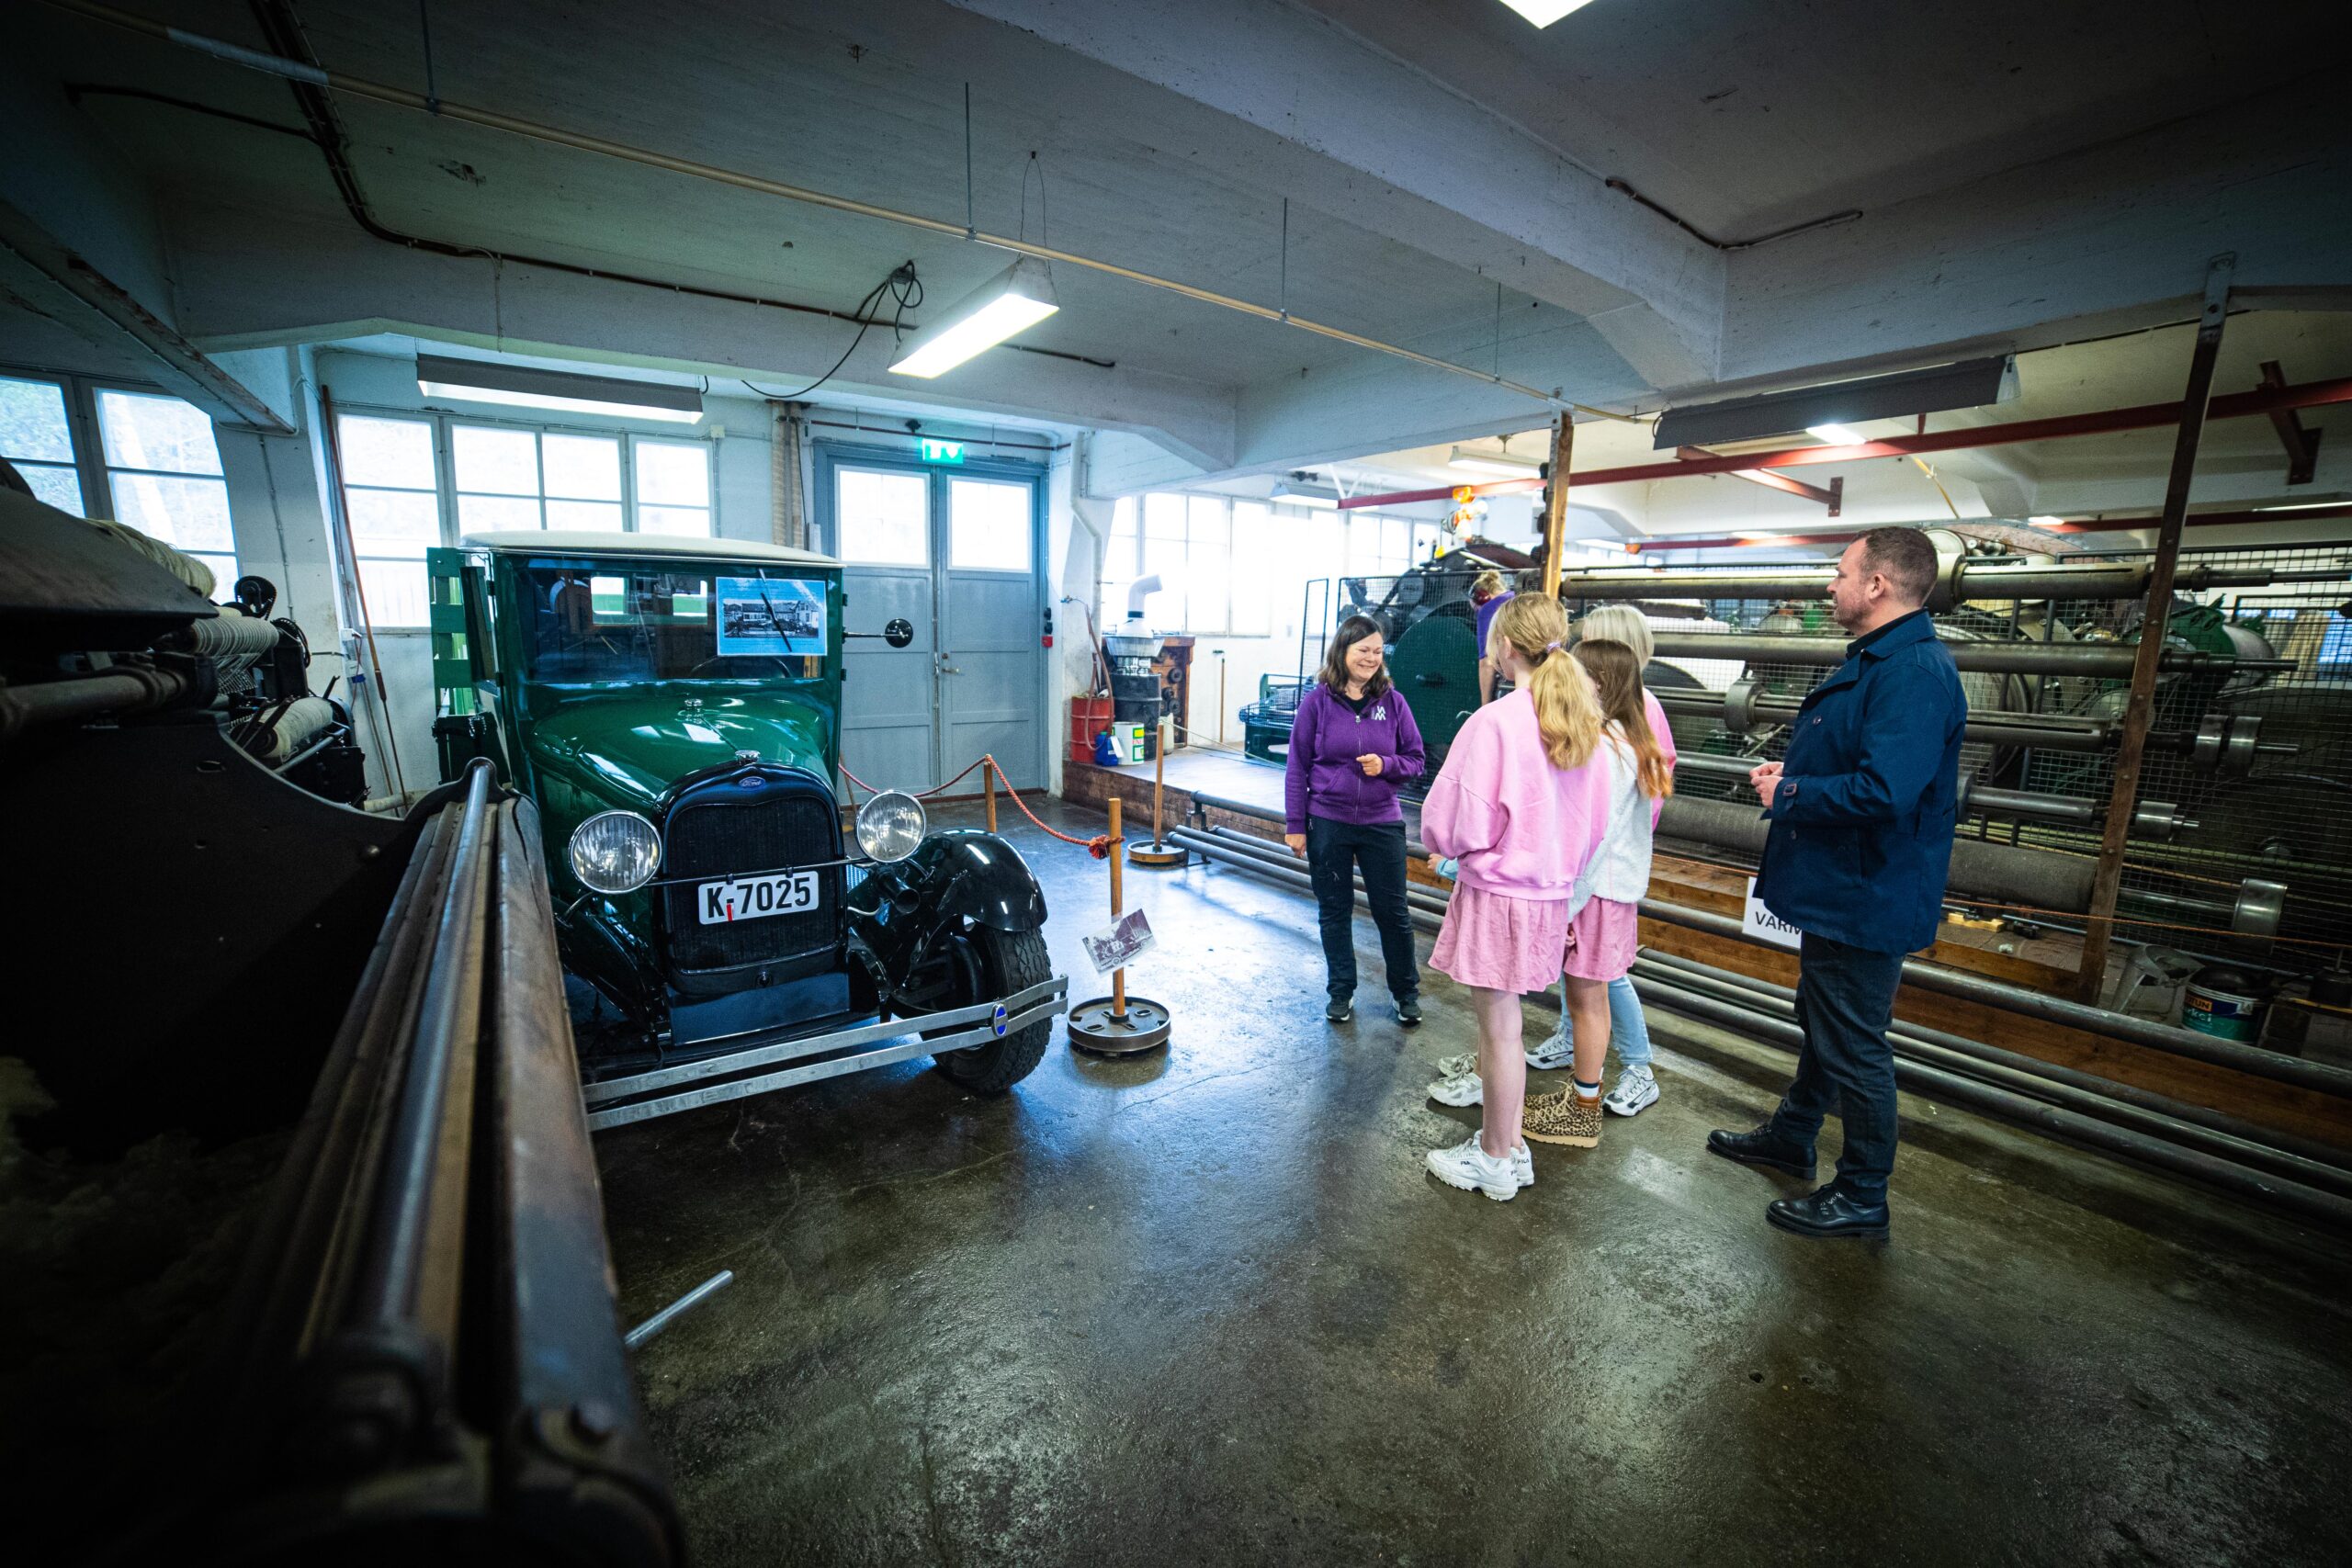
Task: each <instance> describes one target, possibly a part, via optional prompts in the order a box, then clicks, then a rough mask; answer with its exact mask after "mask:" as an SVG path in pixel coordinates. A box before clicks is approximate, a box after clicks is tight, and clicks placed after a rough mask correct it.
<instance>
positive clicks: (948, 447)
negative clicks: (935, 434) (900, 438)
mask: <svg viewBox="0 0 2352 1568" xmlns="http://www.w3.org/2000/svg"><path fill="white" fill-rule="evenodd" d="M922 460H923V461H924V462H926V463H960V462H962V461H963V460H964V444H963V443H962V442H961V441H933V439H932V438H931V437H930V436H928V435H926V436H924V437H923V438H922Z"/></svg>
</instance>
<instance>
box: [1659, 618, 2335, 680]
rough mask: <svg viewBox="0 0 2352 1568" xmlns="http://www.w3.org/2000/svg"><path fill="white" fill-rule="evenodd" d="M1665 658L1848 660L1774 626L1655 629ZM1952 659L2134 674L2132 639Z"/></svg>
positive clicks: (2004, 668)
mask: <svg viewBox="0 0 2352 1568" xmlns="http://www.w3.org/2000/svg"><path fill="white" fill-rule="evenodd" d="M1656 640H1657V655H1658V657H1659V658H1661V659H1739V660H1749V661H1752V662H1754V663H1758V664H1824V665H1832V666H1835V665H1839V664H1843V663H1845V662H1846V639H1845V638H1844V637H1799V636H1796V635H1794V634H1790V635H1786V636H1783V635H1781V634H1777V633H1773V632H1728V633H1724V634H1722V635H1720V636H1713V635H1709V634H1707V633H1703V632H1670V631H1664V630H1660V631H1658V632H1657V634H1656ZM1944 646H1945V647H1946V648H1948V649H1951V657H1952V662H1953V663H1955V664H1957V665H1958V666H1959V667H1960V668H1961V669H1962V670H1963V671H1968V672H1970V673H1972V674H1975V673H1982V674H1986V675H2082V676H2088V677H2092V678H2094V679H2098V680H2114V681H2122V680H2128V679H2130V678H2131V661H2132V659H2133V657H2134V655H2133V653H2132V649H2131V645H2130V644H2129V643H2095V644H2088V645H2086V644H2083V643H2067V642H2059V643H2045V642H1962V641H1958V640H1953V641H1951V642H1947V643H1946V644H1945V645H1944ZM2156 667H2157V668H2158V669H2159V670H2163V671H2181V670H2217V671H2229V670H2247V671H2251V670H2292V669H2294V668H2295V661H2294V660H2291V659H2231V658H2229V657H2228V656H2227V655H2224V654H2213V653H2206V652H2203V651H2200V650H2199V649H2188V648H2167V649H2165V650H2164V652H2163V655H2162V656H2161V658H2160V660H2159V661H2158V663H2157V666H2156Z"/></svg>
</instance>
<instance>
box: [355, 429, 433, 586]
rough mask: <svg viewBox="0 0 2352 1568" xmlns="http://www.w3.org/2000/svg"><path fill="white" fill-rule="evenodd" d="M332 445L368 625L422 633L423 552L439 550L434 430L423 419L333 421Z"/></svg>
mask: <svg viewBox="0 0 2352 1568" xmlns="http://www.w3.org/2000/svg"><path fill="white" fill-rule="evenodd" d="M335 442H336V448H337V451H338V453H339V455H340V456H341V457H342V459H343V495H344V512H345V515H346V516H348V517H349V518H350V520H351V544H352V549H353V551H354V553H355V554H356V556H357V557H358V568H359V588H360V592H361V593H362V594H363V595H364V596H365V597H366V599H367V601H368V621H369V622H370V623H371V624H373V625H375V626H424V625H425V624H426V618H427V612H426V609H425V581H424V552H425V550H426V549H428V548H429V547H432V546H435V545H437V544H439V543H440V542H441V496H440V487H439V485H438V484H437V483H436V482H435V476H434V464H433V426H432V425H431V424H430V423H427V422H425V421H424V420H421V419H377V418H373V417H371V416H368V415H366V414H348V413H346V414H339V415H337V416H336V418H335Z"/></svg>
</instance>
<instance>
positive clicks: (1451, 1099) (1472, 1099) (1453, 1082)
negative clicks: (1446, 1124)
mask: <svg viewBox="0 0 2352 1568" xmlns="http://www.w3.org/2000/svg"><path fill="white" fill-rule="evenodd" d="M1430 1099H1431V1100H1436V1101H1437V1102H1438V1103H1439V1104H1440V1105H1484V1104H1485V1103H1486V1102H1487V1086H1486V1085H1484V1084H1483V1083H1480V1082H1479V1081H1478V1075H1477V1074H1476V1073H1456V1074H1454V1075H1453V1077H1443V1078H1440V1079H1438V1080H1437V1082H1435V1083H1433V1084H1431V1085H1430Z"/></svg>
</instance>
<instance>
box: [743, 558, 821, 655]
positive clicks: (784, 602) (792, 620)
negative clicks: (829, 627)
mask: <svg viewBox="0 0 2352 1568" xmlns="http://www.w3.org/2000/svg"><path fill="white" fill-rule="evenodd" d="M824 651H825V585H824V584H823V583H821V582H808V581H801V580H800V579H797V578H772V577H722V578H720V579H719V580H718V652H719V653H720V655H721V656H722V657H731V656H734V655H738V654H753V655H757V654H772V655H774V654H796V653H797V654H808V653H817V654H821V653H823V652H824Z"/></svg>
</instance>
